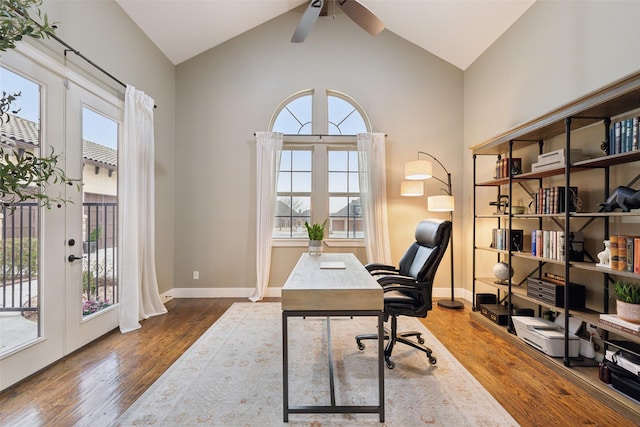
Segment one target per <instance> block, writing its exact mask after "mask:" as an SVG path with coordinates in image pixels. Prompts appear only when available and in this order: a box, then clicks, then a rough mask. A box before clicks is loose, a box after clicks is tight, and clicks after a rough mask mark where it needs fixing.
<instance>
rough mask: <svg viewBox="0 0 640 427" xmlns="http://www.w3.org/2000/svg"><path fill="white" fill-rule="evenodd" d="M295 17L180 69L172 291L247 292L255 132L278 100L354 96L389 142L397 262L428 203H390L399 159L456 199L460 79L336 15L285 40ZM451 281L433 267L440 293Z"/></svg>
mask: <svg viewBox="0 0 640 427" xmlns="http://www.w3.org/2000/svg"><path fill="white" fill-rule="evenodd" d="M299 19H300V11H294V12H290V13H286V14H284V15H282V16H280V17H277V18H275V19H273V20H271V21H269V22H267V23H265V24H263V25H262V26H260V27H258V28H256V29H253V30H251V31H249V32H247V33H244V34H242V35H240V36H238V37H236V38H234V39H232V40H230V41H228V42H226V43H224V44H223V45H220V46H218V47H216V48H214V49H211V50H210V51H208V52H205V53H203V54H201V55H199V56H198V57H196V58H193V59H191V60H189V61H186V62H184V63H182V64H180V65H179V66H178V67H177V72H176V89H177V91H176V92H177V105H176V112H177V113H176V114H177V118H176V123H177V127H176V129H177V138H176V189H177V191H176V206H177V208H176V209H177V212H176V247H175V252H176V277H175V283H176V287H180V288H182V287H192V288H198V287H201V288H228V287H231V288H234V287H235V288H241V287H252V286H255V280H256V274H255V259H256V258H255V257H256V249H255V246H256V243H255V237H254V235H255V222H256V205H255V201H254V199H255V188H256V184H255V181H256V176H255V168H256V154H255V140H254V136H253V133H254V132H255V131H261V130H267V127H268V124H269V120H270V118H271V115H272V114H273V112H274V110H275V108H276V107H277V106H278V104H279V103H280V102H281V101H282V100H283V99H285V98H286V97H287V96H289V95H291V94H292V93H294V92H297V91H299V90H303V89H309V88H314V89H315V90H316V93H324V91H325V90H326V89H334V90H338V91H341V92H344V93H346V94H348V95H350V96H352V97H353V98H354V99H356V100H357V101H358V102H359V103H360V104H361V105H362V106H363V108H364V109H365V110H366V112H367V114H368V115H369V118H370V119H371V122H372V124H373V127H374V130H375V131H379V132H385V133H386V134H387V135H388V138H387V178H388V187H387V197H388V200H389V219H390V228H391V240H392V247H391V250H392V258H393V260H394V261H397V260H398V259H399V258H400V256H401V255H402V253H403V252H404V250H405V249H406V247H407V246H408V244H409V243H410V242H411V241H413V233H414V229H415V224H416V222H417V221H418V220H419V219H421V218H424V217H425V216H427V215H428V212H427V210H426V197H425V198H419V199H416V198H401V197H400V196H399V188H400V181H401V180H402V179H403V173H404V172H403V166H404V162H406V161H408V160H412V159H414V158H415V156H416V155H417V151H418V150H422V151H428V152H430V153H432V154H434V155H435V156H437V157H438V158H440V159H441V161H442V162H443V163H444V164H445V165H447V167H448V168H449V169H450V170H451V172H452V173H453V183H454V187H455V188H454V192H455V193H456V195H458V196H461V194H462V193H461V188H462V187H461V182H462V169H461V165H462V150H461V148H462V106H463V98H462V83H463V81H462V77H463V73H462V71H461V70H459V69H457V68H456V67H454V66H452V65H450V64H448V63H446V62H444V61H442V60H440V59H438V58H436V57H435V56H433V55H431V54H429V53H427V52H425V51H424V50H422V49H420V48H418V47H416V46H415V45H413V44H411V43H408V42H407V41H405V40H403V39H401V38H399V37H398V36H396V35H394V34H392V33H390V32H388V31H384V32H383V33H381V34H380V35H378V36H377V37H371V36H370V35H368V34H367V33H366V32H364V31H362V30H361V29H360V28H359V27H357V26H356V25H354V24H353V22H351V21H350V20H348V18H346V17H345V16H344V15H340V14H339V15H338V16H337V17H336V19H335V20H333V19H332V18H331V17H328V18H320V19H319V20H318V22H317V24H316V26H315V27H314V28H313V31H312V33H311V34H310V36H309V38H308V39H307V41H306V42H305V43H303V44H292V43H290V42H289V40H290V38H291V34H292V32H293V30H294V28H295V27H296V25H297V21H298V20H299ZM437 173H440V172H439V171H438V172H437ZM426 187H427V191H430V192H434V193H436V192H438V191H439V188H440V187H439V186H438V185H437V183H429V184H428V185H427V186H426ZM456 238H459V237H456ZM303 251H306V248H303V247H301V248H276V249H275V250H274V253H273V262H272V265H273V271H272V275H271V281H270V285H271V286H281V285H282V284H283V282H284V280H285V279H286V277H287V275H288V273H289V271H290V270H291V268H292V266H293V264H294V262H295V261H296V260H297V258H298V257H299V255H300V253H302V252H303ZM362 252H363V251H360V256H361V258H363V256H362ZM194 270H197V271H199V272H200V279H199V280H197V281H196V280H192V271H194ZM448 278H449V274H448V269H447V268H444V269H442V282H443V286H444V287H446V286H448V284H449V280H448Z"/></svg>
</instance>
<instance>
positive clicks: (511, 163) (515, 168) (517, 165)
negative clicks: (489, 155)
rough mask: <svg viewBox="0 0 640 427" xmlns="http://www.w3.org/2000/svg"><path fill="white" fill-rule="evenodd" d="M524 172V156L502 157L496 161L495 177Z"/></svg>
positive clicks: (506, 176) (507, 176)
mask: <svg viewBox="0 0 640 427" xmlns="http://www.w3.org/2000/svg"><path fill="white" fill-rule="evenodd" d="M521 173H522V158H520V157H514V158H512V159H508V158H501V159H498V160H497V161H496V173H495V176H494V178H495V179H502V178H509V174H511V175H520V174H521Z"/></svg>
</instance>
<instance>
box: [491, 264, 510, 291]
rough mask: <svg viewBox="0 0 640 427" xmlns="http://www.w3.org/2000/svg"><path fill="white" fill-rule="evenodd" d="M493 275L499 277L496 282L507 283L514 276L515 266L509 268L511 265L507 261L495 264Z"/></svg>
mask: <svg viewBox="0 0 640 427" xmlns="http://www.w3.org/2000/svg"><path fill="white" fill-rule="evenodd" d="M493 275H494V276H495V277H496V279H498V280H496V281H495V283H497V284H499V285H506V284H507V283H508V282H509V279H510V278H511V277H513V267H511V269H509V265H508V264H507V263H506V262H502V261H501V262H498V263H496V264H495V265H494V266H493Z"/></svg>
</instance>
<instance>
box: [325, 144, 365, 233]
mask: <svg viewBox="0 0 640 427" xmlns="http://www.w3.org/2000/svg"><path fill="white" fill-rule="evenodd" d="M328 154H329V167H328V180H329V188H328V190H329V191H328V196H329V237H330V238H343V239H345V238H352V239H362V238H364V232H363V224H362V211H361V207H360V182H359V176H358V151H357V150H349V149H342V150H339V149H330V150H329V152H328Z"/></svg>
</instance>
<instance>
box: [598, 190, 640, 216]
mask: <svg viewBox="0 0 640 427" xmlns="http://www.w3.org/2000/svg"><path fill="white" fill-rule="evenodd" d="M598 206H602V209H601V211H602V212H613V211H614V210H615V209H618V208H620V209H622V212H629V211H630V210H631V209H640V190H634V189H633V188H630V187H625V186H624V185H621V186H619V187H617V188H616V189H615V190H613V193H612V194H611V195H610V196H609V198H608V199H607V201H606V202H604V203H600V204H599V205H598Z"/></svg>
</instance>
